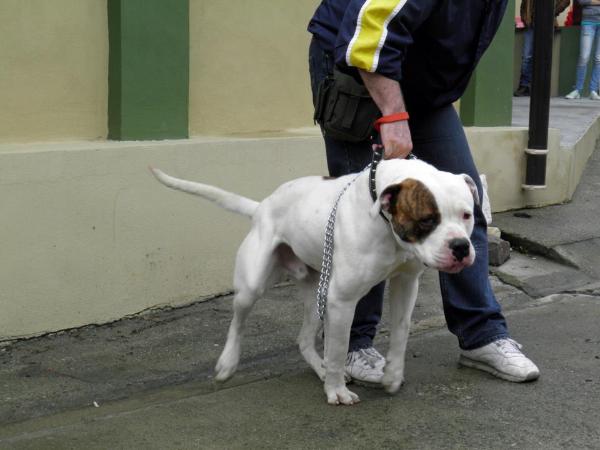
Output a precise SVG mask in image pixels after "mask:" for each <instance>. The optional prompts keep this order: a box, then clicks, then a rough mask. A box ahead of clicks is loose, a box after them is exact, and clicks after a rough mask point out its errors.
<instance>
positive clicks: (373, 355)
mask: <svg viewBox="0 0 600 450" xmlns="http://www.w3.org/2000/svg"><path fill="white" fill-rule="evenodd" d="M361 356H362V358H361ZM358 359H361V360H362V361H364V362H366V363H367V364H368V365H369V366H371V368H373V369H374V368H375V366H376V363H377V361H379V360H381V359H382V356H381V355H380V354H379V353H378V352H377V350H375V349H374V348H361V349H360V350H357V351H355V352H352V353H351V362H356V360H358Z"/></svg>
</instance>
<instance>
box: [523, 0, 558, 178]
mask: <svg viewBox="0 0 600 450" xmlns="http://www.w3.org/2000/svg"><path fill="white" fill-rule="evenodd" d="M553 38H554V0H535V9H534V17H533V76H532V80H531V100H530V104H529V143H528V145H527V147H528V148H527V149H526V150H525V153H526V154H527V170H526V174H525V184H523V189H543V188H545V187H546V155H547V154H548V121H549V115H550V76H551V73H552V41H553Z"/></svg>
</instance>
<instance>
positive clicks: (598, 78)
mask: <svg viewBox="0 0 600 450" xmlns="http://www.w3.org/2000/svg"><path fill="white" fill-rule="evenodd" d="M599 27H600V25H581V32H580V33H581V34H580V38H579V59H578V60H577V70H576V72H575V89H577V90H578V91H579V92H582V91H583V83H584V81H585V73H586V70H587V64H588V61H589V60H590V55H591V54H592V47H593V46H594V41H596V51H595V53H594V65H593V67H592V78H591V80H590V91H596V92H598V87H599V84H600V28H599Z"/></svg>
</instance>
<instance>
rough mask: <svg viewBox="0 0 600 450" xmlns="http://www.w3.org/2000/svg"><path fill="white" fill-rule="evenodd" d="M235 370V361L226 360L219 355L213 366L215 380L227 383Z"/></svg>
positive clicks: (223, 356)
mask: <svg viewBox="0 0 600 450" xmlns="http://www.w3.org/2000/svg"><path fill="white" fill-rule="evenodd" d="M236 370H237V360H236V359H234V358H228V357H226V355H225V354H223V355H221V357H220V358H219V361H217V365H216V366H215V380H217V381H227V380H228V379H229V378H231V377H232V376H233V374H234V373H235V371H236Z"/></svg>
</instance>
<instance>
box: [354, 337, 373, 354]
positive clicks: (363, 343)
mask: <svg viewBox="0 0 600 450" xmlns="http://www.w3.org/2000/svg"><path fill="white" fill-rule="evenodd" d="M370 347H373V339H371V338H370V337H368V336H361V337H360V338H358V339H354V340H352V341H350V345H349V346H348V353H350V352H356V351H358V350H362V349H363V348H370Z"/></svg>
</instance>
